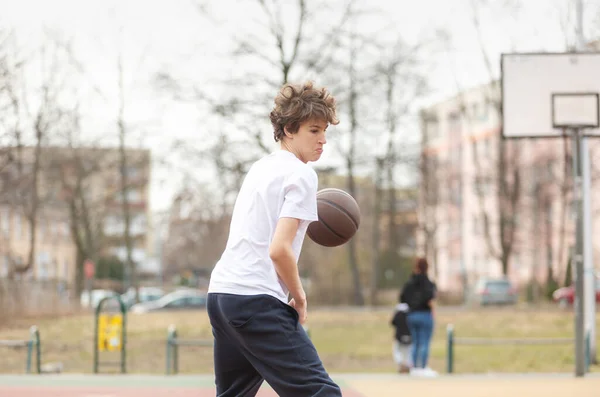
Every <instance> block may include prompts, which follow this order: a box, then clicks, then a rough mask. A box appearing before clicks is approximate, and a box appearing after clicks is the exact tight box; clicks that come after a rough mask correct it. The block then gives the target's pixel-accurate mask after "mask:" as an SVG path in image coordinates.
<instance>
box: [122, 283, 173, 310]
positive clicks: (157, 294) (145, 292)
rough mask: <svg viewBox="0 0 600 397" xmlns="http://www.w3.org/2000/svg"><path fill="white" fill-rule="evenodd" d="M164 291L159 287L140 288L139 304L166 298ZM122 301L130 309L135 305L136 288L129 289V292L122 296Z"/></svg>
mask: <svg viewBox="0 0 600 397" xmlns="http://www.w3.org/2000/svg"><path fill="white" fill-rule="evenodd" d="M164 294H165V293H164V291H163V290H162V289H161V288H158V287H140V288H139V300H140V301H139V303H144V302H152V301H155V300H158V299H160V298H162V297H163V296H164ZM121 300H122V301H123V303H124V304H125V307H127V308H130V307H131V306H133V305H134V304H135V288H129V289H128V290H127V292H125V293H124V294H122V295H121Z"/></svg>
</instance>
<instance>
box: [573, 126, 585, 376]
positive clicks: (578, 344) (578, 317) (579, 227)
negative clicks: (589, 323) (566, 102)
mask: <svg viewBox="0 0 600 397" xmlns="http://www.w3.org/2000/svg"><path fill="white" fill-rule="evenodd" d="M581 155H582V142H581V131H580V129H578V128H574V129H573V171H574V176H575V186H574V189H575V192H574V193H575V199H574V204H575V211H576V217H577V221H576V233H575V253H574V258H573V261H574V263H575V274H576V278H575V376H576V377H582V376H584V375H585V318H584V315H585V302H584V293H583V288H584V282H583V277H584V269H583V255H584V252H583V227H584V224H583V222H584V220H583V197H582V196H583V189H582V187H583V186H582V164H581Z"/></svg>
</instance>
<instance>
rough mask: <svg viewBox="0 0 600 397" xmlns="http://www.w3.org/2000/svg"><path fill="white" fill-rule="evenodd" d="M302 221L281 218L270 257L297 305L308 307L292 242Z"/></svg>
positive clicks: (272, 242) (270, 249)
mask: <svg viewBox="0 0 600 397" xmlns="http://www.w3.org/2000/svg"><path fill="white" fill-rule="evenodd" d="M299 225H300V221H299V220H298V219H295V218H280V219H279V221H278V222H277V226H276V228H275V233H274V235H273V240H272V241H271V246H270V247H269V256H270V257H271V260H272V261H273V265H274V266H275V270H276V271H277V274H278V275H279V278H280V279H281V280H282V281H283V283H284V284H285V286H286V287H287V289H288V290H289V291H290V295H291V296H292V298H293V299H294V301H295V303H296V304H299V305H306V293H305V292H304V288H303V287H302V282H301V280H300V275H299V273H298V264H297V263H296V256H295V255H294V251H293V249H292V242H293V241H294V237H295V236H296V232H297V231H298V226H299Z"/></svg>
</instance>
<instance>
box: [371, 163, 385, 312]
mask: <svg viewBox="0 0 600 397" xmlns="http://www.w3.org/2000/svg"><path fill="white" fill-rule="evenodd" d="M375 161H376V167H375V189H374V197H373V200H374V202H373V241H372V247H373V248H372V249H373V268H372V270H371V306H376V305H377V303H378V301H377V295H378V292H379V291H378V290H379V260H380V255H381V236H380V233H379V227H380V224H379V222H380V218H381V179H382V177H381V174H382V172H383V161H382V160H381V159H379V158H378V159H376V160H375Z"/></svg>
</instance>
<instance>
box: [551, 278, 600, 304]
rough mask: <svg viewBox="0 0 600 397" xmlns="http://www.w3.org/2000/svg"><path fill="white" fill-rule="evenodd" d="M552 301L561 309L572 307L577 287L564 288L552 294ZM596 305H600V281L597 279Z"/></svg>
mask: <svg viewBox="0 0 600 397" xmlns="http://www.w3.org/2000/svg"><path fill="white" fill-rule="evenodd" d="M552 300H554V302H557V303H558V304H559V305H560V306H561V307H566V306H570V305H572V304H573V302H575V286H574V285H569V286H568V287H562V288H559V289H557V290H556V291H554V292H553V293H552ZM596 303H600V279H596Z"/></svg>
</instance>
